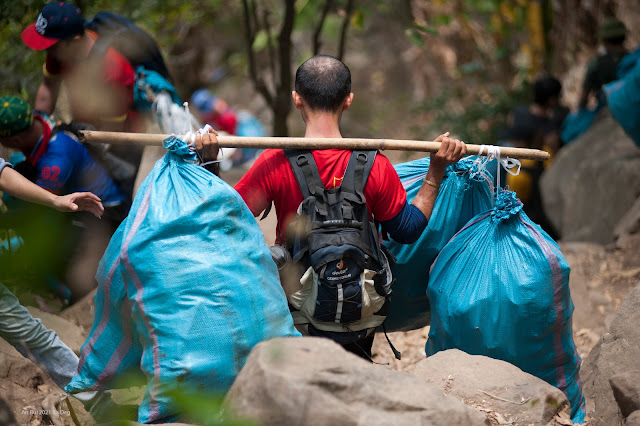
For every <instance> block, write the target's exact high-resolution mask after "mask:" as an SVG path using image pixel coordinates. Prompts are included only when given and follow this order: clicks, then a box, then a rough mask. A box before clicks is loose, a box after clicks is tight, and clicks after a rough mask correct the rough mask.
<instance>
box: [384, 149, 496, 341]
mask: <svg viewBox="0 0 640 426" xmlns="http://www.w3.org/2000/svg"><path fill="white" fill-rule="evenodd" d="M475 158H476V157H468V158H464V159H462V160H460V161H459V162H458V163H456V164H453V165H451V166H449V167H448V168H447V172H446V174H445V177H444V178H443V180H442V184H441V186H440V191H439V193H438V198H437V199H436V203H435V205H434V208H433V212H432V214H431V219H430V220H429V224H428V225H427V228H426V229H425V230H424V232H423V233H422V235H421V236H420V238H419V239H418V241H416V242H415V243H413V244H399V243H396V242H395V241H392V240H390V241H385V242H384V245H385V246H386V247H387V248H388V249H389V251H390V252H391V253H392V254H393V255H394V256H395V257H396V264H395V266H394V267H393V268H392V270H391V272H392V274H393V278H394V280H395V282H394V284H393V287H392V292H393V293H392V296H391V303H390V304H389V314H388V315H387V318H386V319H385V322H384V326H385V328H386V330H387V331H408V330H415V329H418V328H422V327H425V326H426V325H428V324H429V313H430V311H429V301H428V299H427V283H428V282H429V268H430V267H431V263H432V262H433V260H434V259H435V258H436V256H437V255H438V253H439V252H440V250H441V249H442V247H444V245H445V244H446V243H447V241H449V239H450V238H451V237H453V235H454V234H455V233H456V232H458V231H459V230H460V228H462V227H463V226H464V225H465V224H466V223H467V221H469V219H471V218H472V217H474V216H475V215H477V214H478V213H480V212H483V211H487V210H489V209H490V208H491V207H492V206H493V201H492V182H493V177H492V176H491V175H490V174H488V173H485V172H478V166H477V164H476V163H475ZM395 169H396V171H397V172H398V176H399V177H400V180H401V181H402V184H403V186H404V188H405V189H406V191H407V200H408V201H409V202H411V201H412V200H413V199H414V198H415V196H416V194H417V193H418V190H419V189H420V187H421V186H422V181H423V179H424V177H425V175H426V174H427V171H428V169H429V157H426V158H422V159H420V160H416V161H411V162H408V163H403V164H399V165H397V166H395Z"/></svg>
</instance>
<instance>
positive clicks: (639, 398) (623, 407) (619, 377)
mask: <svg viewBox="0 0 640 426" xmlns="http://www.w3.org/2000/svg"><path fill="white" fill-rule="evenodd" d="M609 384H610V385H611V389H612V390H613V396H614V397H615V399H616V402H617V403H618V407H620V412H621V413H622V417H625V418H626V417H629V415H631V413H633V412H634V411H638V410H640V370H632V371H627V372H626V373H621V374H616V375H615V376H613V377H612V378H610V379H609Z"/></svg>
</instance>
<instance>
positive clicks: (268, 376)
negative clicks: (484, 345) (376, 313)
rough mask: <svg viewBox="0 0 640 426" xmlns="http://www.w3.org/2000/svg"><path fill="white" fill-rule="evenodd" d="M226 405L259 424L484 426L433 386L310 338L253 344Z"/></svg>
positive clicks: (474, 413) (479, 418) (478, 415)
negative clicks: (254, 345) (253, 346)
mask: <svg viewBox="0 0 640 426" xmlns="http://www.w3.org/2000/svg"><path fill="white" fill-rule="evenodd" d="M225 405H226V406H227V407H228V409H229V410H230V411H231V413H232V414H235V415H239V416H241V417H245V418H250V419H254V420H256V421H257V422H259V423H260V424H264V425H309V424H312V425H314V426H320V425H336V424H339V425H367V426H369V425H425V426H426V425H485V424H486V425H488V422H487V420H486V418H485V416H484V415H482V414H481V413H479V412H477V411H476V410H474V409H472V408H470V407H467V406H466V405H464V404H463V403H461V402H460V401H458V400H456V399H455V398H452V397H447V396H445V395H443V393H442V391H441V390H440V388H438V387H437V386H435V385H432V384H430V383H426V382H425V381H424V380H421V379H419V378H417V377H414V376H412V375H410V374H408V373H403V372H399V371H393V370H389V369H386V368H384V367H381V366H377V365H373V364H370V363H368V362H366V361H364V360H362V359H361V358H358V357H356V356H355V355H353V354H351V353H348V352H346V351H345V350H344V349H342V348H341V347H340V346H339V345H337V344H336V343H334V342H333V341H331V340H328V339H321V338H312V337H303V338H279V339H273V340H269V341H266V342H262V343H260V344H258V345H257V346H256V347H255V348H254V349H253V351H252V352H251V354H250V355H249V359H248V360H247V363H246V365H245V366H244V368H243V369H242V371H240V374H239V375H238V377H237V378H236V380H235V382H234V384H233V386H232V387H231V390H230V391H229V393H228V394H227V397H226V400H225Z"/></svg>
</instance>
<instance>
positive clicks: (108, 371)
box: [91, 300, 133, 390]
mask: <svg viewBox="0 0 640 426" xmlns="http://www.w3.org/2000/svg"><path fill="white" fill-rule="evenodd" d="M120 317H121V318H122V319H129V318H131V303H129V300H125V301H124V303H123V304H122V311H121V312H120ZM132 342H133V339H132V338H131V322H130V321H128V320H127V321H123V322H122V340H120V344H119V345H118V347H117V348H116V351H115V352H114V353H113V355H112V356H111V358H110V359H109V362H107V365H106V366H105V368H104V369H103V370H102V372H101V373H100V375H99V376H98V380H97V381H96V383H95V384H94V385H93V386H92V387H91V388H92V389H94V390H99V389H102V388H103V387H104V386H105V385H106V384H107V382H108V381H109V380H110V379H111V378H112V377H113V375H114V374H115V372H116V370H117V369H118V367H120V364H122V361H124V358H125V357H126V356H127V353H128V352H129V349H130V348H131V343H132Z"/></svg>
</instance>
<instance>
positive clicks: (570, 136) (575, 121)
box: [560, 104, 602, 145]
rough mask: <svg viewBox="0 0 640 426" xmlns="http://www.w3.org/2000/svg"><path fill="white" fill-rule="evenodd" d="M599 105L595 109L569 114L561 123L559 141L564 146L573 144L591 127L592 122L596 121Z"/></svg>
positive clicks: (583, 109) (582, 109) (581, 109)
mask: <svg viewBox="0 0 640 426" xmlns="http://www.w3.org/2000/svg"><path fill="white" fill-rule="evenodd" d="M601 107H602V105H601V104H598V107H597V108H596V109H589V108H580V109H579V110H577V111H575V112H572V113H570V114H569V115H567V117H566V118H565V119H564V121H563V122H562V129H561V133H560V139H562V142H563V143H564V144H565V145H566V144H569V143H570V142H573V141H574V140H575V139H577V138H578V137H579V136H580V135H582V134H583V133H585V132H586V131H587V130H589V127H591V124H592V123H593V120H595V119H596V116H597V115H598V112H599V111H600V108H601Z"/></svg>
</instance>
